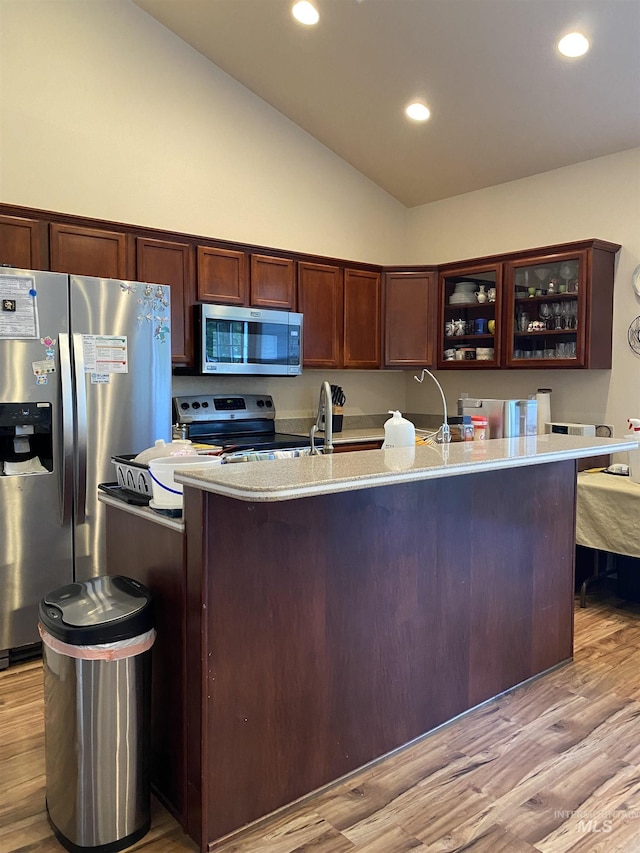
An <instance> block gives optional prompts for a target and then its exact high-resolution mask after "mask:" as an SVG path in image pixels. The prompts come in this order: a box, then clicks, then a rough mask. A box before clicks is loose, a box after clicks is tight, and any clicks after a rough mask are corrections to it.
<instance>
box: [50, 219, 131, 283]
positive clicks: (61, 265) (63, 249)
mask: <svg viewBox="0 0 640 853" xmlns="http://www.w3.org/2000/svg"><path fill="white" fill-rule="evenodd" d="M127 242H128V241H127V234H125V233H124V232H122V233H121V232H117V231H109V230H107V229H102V228H83V227H81V226H79V225H66V224H61V223H58V222H52V223H51V225H50V226H49V250H50V257H51V269H52V270H53V271H54V272H67V273H72V274H75V275H91V276H96V277H98V278H119V279H130V278H133V276H134V273H133V268H134V266H135V265H134V262H133V260H132V261H131V263H130V264H129V262H128V261H129V259H128V254H127Z"/></svg>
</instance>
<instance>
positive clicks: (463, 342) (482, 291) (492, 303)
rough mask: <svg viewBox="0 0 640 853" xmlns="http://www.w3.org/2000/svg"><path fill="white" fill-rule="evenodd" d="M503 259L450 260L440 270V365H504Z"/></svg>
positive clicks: (468, 367) (478, 367)
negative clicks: (452, 261) (457, 261)
mask: <svg viewBox="0 0 640 853" xmlns="http://www.w3.org/2000/svg"><path fill="white" fill-rule="evenodd" d="M502 274H503V264H502V263H500V262H496V261H493V262H489V263H484V262H482V261H471V262H469V263H460V264H457V265H454V264H448V265H446V266H445V267H443V268H441V269H440V272H439V297H440V313H439V325H440V328H439V329H438V341H439V346H438V355H437V365H438V368H439V369H442V370H444V369H446V370H461V369H464V370H482V369H487V368H495V367H500V366H502V363H503V356H502V338H503V319H502Z"/></svg>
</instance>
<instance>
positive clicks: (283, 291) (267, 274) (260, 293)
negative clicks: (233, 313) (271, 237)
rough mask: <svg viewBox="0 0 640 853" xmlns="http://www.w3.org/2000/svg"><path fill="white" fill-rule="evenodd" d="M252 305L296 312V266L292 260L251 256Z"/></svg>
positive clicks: (267, 256)
mask: <svg viewBox="0 0 640 853" xmlns="http://www.w3.org/2000/svg"><path fill="white" fill-rule="evenodd" d="M250 268H251V279H250V305H252V306H255V307H256V308H281V309H283V310H285V311H295V305H296V282H295V264H294V262H293V260H291V259H290V258H273V257H270V256H269V255H251V267H250Z"/></svg>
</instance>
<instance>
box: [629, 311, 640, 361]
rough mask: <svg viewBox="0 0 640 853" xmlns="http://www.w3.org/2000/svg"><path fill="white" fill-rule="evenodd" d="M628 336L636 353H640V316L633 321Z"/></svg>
mask: <svg viewBox="0 0 640 853" xmlns="http://www.w3.org/2000/svg"><path fill="white" fill-rule="evenodd" d="M627 338H628V340H629V346H630V347H631V349H632V350H633V351H634V352H635V353H636V355H640V317H636V319H635V320H632V321H631V325H630V326H629V331H628V332H627Z"/></svg>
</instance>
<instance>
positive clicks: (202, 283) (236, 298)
mask: <svg viewBox="0 0 640 853" xmlns="http://www.w3.org/2000/svg"><path fill="white" fill-rule="evenodd" d="M247 294H248V288H247V256H246V255H245V253H244V252H236V251H235V250H232V249H216V248H214V247H212V246H198V299H199V300H200V301H201V302H220V303H222V304H224V305H246V304H247Z"/></svg>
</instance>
